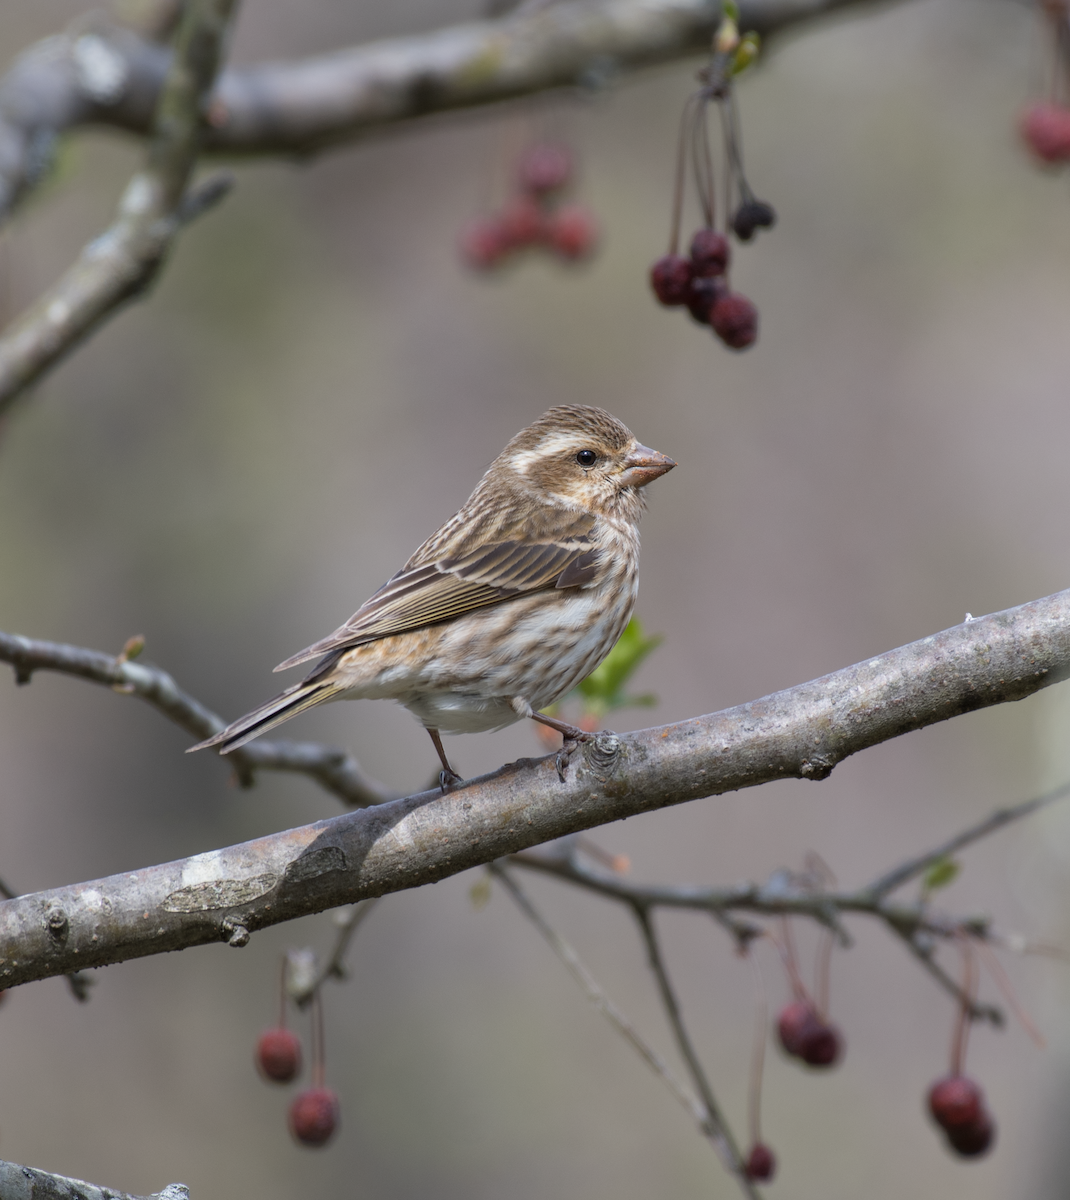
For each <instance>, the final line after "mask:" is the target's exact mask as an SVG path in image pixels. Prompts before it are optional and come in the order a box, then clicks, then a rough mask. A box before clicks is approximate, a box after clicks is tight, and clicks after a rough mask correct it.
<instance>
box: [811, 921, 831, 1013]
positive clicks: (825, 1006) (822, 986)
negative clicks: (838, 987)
mask: <svg viewBox="0 0 1070 1200" xmlns="http://www.w3.org/2000/svg"><path fill="white" fill-rule="evenodd" d="M833 940H834V937H833V933H832V930H831V929H825V930H822V933H821V941H820V943H819V945H818V948H817V962H816V963H815V965H814V1000H815V1004H816V1007H817V1015H818V1016H819V1017H820V1018H821V1020H822V1021H827V1020H828V1011H829V976H830V974H831V971H832V946H833Z"/></svg>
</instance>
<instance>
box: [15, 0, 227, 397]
mask: <svg viewBox="0 0 1070 1200" xmlns="http://www.w3.org/2000/svg"><path fill="white" fill-rule="evenodd" d="M234 5H235V0H189V3H188V4H187V7H186V11H185V13H184V16H183V19H182V23H181V25H180V27H179V31H178V35H177V39H176V46H175V53H174V55H173V57H171V59H170V62H169V65H168V67H167V71H166V74H165V76H164V78H163V79H162V81H161V88H160V89H158V92H157V95H158V99H157V101H156V103H155V105H154V112H153V116H152V126H151V129H152V141H151V143H150V145H149V149H148V154H147V156H146V161H145V165H144V167H143V168H142V169H141V170H140V171H139V172H138V173H137V174H136V175H135V176H134V177H133V179H131V181H130V183H129V184H128V185H127V188H126V191H125V193H124V195H123V198H122V201H121V202H120V204H119V212H118V215H117V217H116V220H115V222H114V224H113V225H112V226H111V228H110V229H108V230H107V231H106V232H105V233H104V234H102V235H101V236H100V237H98V238H97V239H96V240H95V241H93V242H90V244H89V245H88V246H86V248H85V249H84V250H83V251H82V253H81V255H80V257H79V259H78V261H77V262H76V263H75V264H74V265H73V266H72V267H71V268H70V269H69V270H68V271H67V273H66V274H65V275H64V276H63V278H62V279H60V280H59V282H58V283H56V284H54V285H53V286H52V287H51V288H50V289H49V290H48V291H47V292H45V294H44V295H43V296H42V297H41V298H40V299H39V300H37V301H36V302H35V303H34V304H33V305H32V306H31V307H30V308H29V309H28V310H27V311H26V312H25V313H23V314H22V315H21V316H19V317H18V318H16V319H15V321H14V322H12V324H11V326H10V327H9V328H8V329H7V330H6V331H5V333H4V336H3V338H2V339H0V415H2V414H3V413H4V412H5V411H6V409H7V408H8V407H10V405H11V403H12V402H13V401H14V400H15V398H16V397H17V396H18V395H19V394H20V393H21V392H22V391H24V390H25V389H26V388H27V387H29V386H30V385H31V384H32V383H34V382H35V381H36V380H37V379H38V378H40V376H41V375H42V374H44V372H45V371H47V370H48V369H49V368H50V367H52V366H54V365H55V364H56V363H57V362H59V360H60V359H61V358H63V357H64V356H65V355H66V354H68V353H69V352H70V351H71V350H72V349H73V348H74V347H75V346H77V345H78V344H79V343H80V342H81V341H82V340H83V339H84V338H86V337H88V336H89V334H91V333H92V332H93V330H94V329H96V328H97V326H98V325H99V324H100V323H101V322H102V321H103V320H105V319H106V318H107V317H108V316H109V315H110V314H111V313H113V312H115V311H116V310H117V309H118V308H120V307H121V306H122V305H123V304H125V303H126V302H127V301H129V300H131V299H133V297H135V296H136V295H138V294H139V293H140V292H142V291H144V289H145V288H146V287H147V286H148V285H149V284H150V283H151V282H152V280H153V278H154V277H155V275H156V272H157V271H158V270H159V268H160V265H161V263H162V262H163V259H164V256H165V255H166V253H167V250H168V248H169V247H170V245H171V242H172V240H173V239H174V236H175V234H176V233H177V232H178V230H179V228H180V227H181V226H182V225H183V224H184V223H185V222H186V221H187V220H189V219H191V218H192V217H193V216H195V215H198V214H199V213H201V212H203V211H204V210H205V209H206V208H207V207H210V206H211V204H213V203H215V202H216V201H218V200H219V199H220V198H221V197H222V196H223V194H224V193H225V191H226V188H227V187H228V186H229V184H225V183H224V182H223V181H221V180H219V179H215V180H209V181H207V183H206V184H205V185H204V186H203V187H201V188H200V189H197V190H194V191H193V192H192V193H189V194H187V186H188V184H189V181H190V178H191V176H192V173H193V168H194V165H195V163H196V161H197V155H198V154H199V152H200V148H201V134H202V126H203V108H204V104H205V101H206V98H207V96H208V94H209V92H210V91H211V88H212V85H213V84H214V82H215V77H216V72H217V70H218V67H219V62H220V58H221V55H222V47H223V41H224V38H225V35H226V30H227V25H228V22H229V20H230V16H231V13H232V11H233V8H234ZM82 44H83V41H81V40H80V41H79V42H77V43H75V45H76V46H77V45H82ZM102 45H103V43H102ZM101 69H102V68H100V65H99V59H98V65H97V70H98V73H99V72H100V70H101ZM16 74H18V71H17V65H16ZM17 100H18V96H15V97H14V98H12V97H10V96H6V97H5V96H4V95H2V94H0V110H2V111H8V112H9V111H11V108H12V106H14V108H15V111H16V112H17V111H18V104H17ZM44 136H45V134H44V133H43V132H42V131H40V130H39V131H38V132H37V134H35V135H33V136H31V137H30V139H29V142H28V143H27V144H28V145H40V144H41V140H42V138H43V137H44ZM5 143H6V144H7V147H8V149H10V144H11V138H10V136H6V135H5V133H4V131H3V130H2V129H0V152H2V150H3V148H4V146H5ZM4 157H5V156H3V154H2V153H0V162H2V161H3V160H4ZM9 186H10V185H9ZM0 190H2V187H0Z"/></svg>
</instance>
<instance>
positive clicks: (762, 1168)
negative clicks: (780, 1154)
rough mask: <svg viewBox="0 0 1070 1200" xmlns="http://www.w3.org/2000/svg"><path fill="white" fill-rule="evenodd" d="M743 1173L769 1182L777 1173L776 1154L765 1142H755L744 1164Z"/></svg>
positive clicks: (749, 1177)
mask: <svg viewBox="0 0 1070 1200" xmlns="http://www.w3.org/2000/svg"><path fill="white" fill-rule="evenodd" d="M743 1173H744V1175H746V1177H747V1178H748V1179H760V1180H763V1181H765V1182H768V1181H769V1180H770V1179H772V1178H773V1176H774V1175H775V1174H776V1155H775V1154H774V1153H773V1152H772V1150H770V1149H769V1147H768V1146H766V1145H765V1144H764V1143H763V1142H755V1143H754V1145H753V1146H751V1148H750V1153H749V1154H748V1155H747V1161H746V1162H745V1163H744V1164H743Z"/></svg>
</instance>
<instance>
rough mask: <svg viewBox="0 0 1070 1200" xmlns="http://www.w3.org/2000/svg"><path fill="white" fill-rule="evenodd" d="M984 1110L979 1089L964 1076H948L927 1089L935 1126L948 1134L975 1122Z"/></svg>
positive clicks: (982, 1098) (983, 1102) (982, 1096)
mask: <svg viewBox="0 0 1070 1200" xmlns="http://www.w3.org/2000/svg"><path fill="white" fill-rule="evenodd" d="M984 1108H985V1099H984V1094H983V1093H982V1091H981V1089H980V1088H979V1087H978V1086H977V1084H976V1083H974V1082H973V1080H972V1079H967V1078H966V1077H965V1076H964V1075H948V1076H946V1077H945V1078H944V1079H938V1080H937V1081H936V1082H935V1083H934V1084H933V1085H932V1087H931V1088H930V1089H929V1112H931V1113H932V1115H933V1119H934V1120H935V1121H936V1123H937V1125H939V1126H941V1127H942V1128H943V1129H946V1130H948V1132H950V1131H951V1130H953V1129H958V1128H960V1127H961V1126H963V1125H970V1124H972V1123H974V1122H976V1121H977V1120H978V1119H979V1118H980V1117H981V1116H982V1115H983V1113H984Z"/></svg>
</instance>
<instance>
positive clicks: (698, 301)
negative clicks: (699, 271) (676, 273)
mask: <svg viewBox="0 0 1070 1200" xmlns="http://www.w3.org/2000/svg"><path fill="white" fill-rule="evenodd" d="M727 293H728V285H727V284H726V283H725V281H724V280H723V279H721V278H705V279H692V280H691V290H690V292H689V293H688V296H687V310H688V312H690V314H691V316H692V318H693V319H694V320H695V321H697V322H698V323H699V324H700V325H709V323H710V313H711V312H712V311H713V306H714V305H715V304H716V303H717V301H718V300H720V298H721V297H722V296H724V295H726V294H727Z"/></svg>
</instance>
